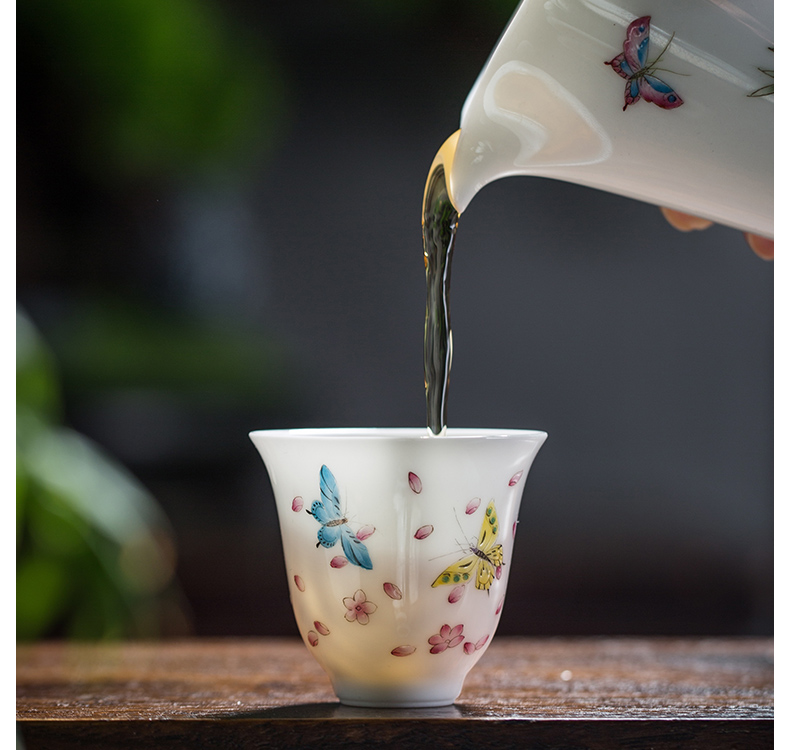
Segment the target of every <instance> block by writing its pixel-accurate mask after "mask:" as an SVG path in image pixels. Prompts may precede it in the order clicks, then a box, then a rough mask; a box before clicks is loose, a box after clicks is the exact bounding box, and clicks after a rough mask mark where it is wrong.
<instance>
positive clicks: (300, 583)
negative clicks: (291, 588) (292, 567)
mask: <svg viewBox="0 0 790 750" xmlns="http://www.w3.org/2000/svg"><path fill="white" fill-rule="evenodd" d="M294 583H295V584H296V588H298V589H299V591H304V581H303V580H302V576H294Z"/></svg>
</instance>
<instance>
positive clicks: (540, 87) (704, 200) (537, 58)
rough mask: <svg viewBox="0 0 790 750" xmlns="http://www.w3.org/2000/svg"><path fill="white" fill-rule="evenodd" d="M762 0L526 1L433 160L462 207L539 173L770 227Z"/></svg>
mask: <svg viewBox="0 0 790 750" xmlns="http://www.w3.org/2000/svg"><path fill="white" fill-rule="evenodd" d="M773 100H774V96H773V4H772V3H771V1H770V0H656V2H654V3H652V4H651V3H650V2H645V1H644V0H522V2H521V4H520V5H519V7H518V8H517V10H516V12H515V14H514V15H513V18H512V19H511V20H510V23H509V24H508V26H507V28H506V29H505V31H504V33H503V35H502V37H501V38H500V40H499V42H498V43H497V45H496V47H495V49H494V51H493V52H492V54H491V56H490V58H489V59H488V61H487V63H486V65H485V67H484V68H483V70H482V72H481V73H480V76H479V77H478V79H477V81H476V82H475V84H474V86H473V88H472V90H471V92H470V93H469V96H468V98H467V100H466V103H465V105H464V107H463V110H462V113H461V127H460V130H459V131H458V132H456V133H455V134H453V136H451V138H450V139H448V141H447V143H445V145H444V146H443V147H442V149H441V150H440V152H439V156H437V159H441V160H442V161H444V164H445V171H446V173H447V174H448V176H449V180H448V187H449V193H450V198H451V200H452V202H453V204H454V206H455V208H456V209H457V210H458V212H459V213H461V212H463V211H464V210H465V209H466V207H467V206H468V204H469V202H470V201H471V200H472V198H473V197H474V195H475V194H476V193H477V192H478V191H479V190H480V189H481V188H482V187H483V186H484V185H486V184H488V183H489V182H491V181H493V180H496V179H499V178H501V177H506V176H509V175H536V176H543V177H552V178H555V179H560V180H565V181H568V182H574V183H578V184H581V185H587V186H591V187H594V188H600V189H602V190H607V191H609V192H612V193H617V194H620V195H625V196H628V197H630V198H635V199H639V200H643V201H647V202H650V203H654V204H656V205H661V206H666V207H668V208H674V209H677V210H680V211H684V212H686V213H690V214H696V215H698V216H702V217H705V218H708V219H711V220H713V221H715V222H718V223H721V224H725V225H728V226H731V227H735V228H738V229H741V230H744V231H749V232H754V233H756V234H760V235H763V236H766V237H772V236H773V110H774V107H773Z"/></svg>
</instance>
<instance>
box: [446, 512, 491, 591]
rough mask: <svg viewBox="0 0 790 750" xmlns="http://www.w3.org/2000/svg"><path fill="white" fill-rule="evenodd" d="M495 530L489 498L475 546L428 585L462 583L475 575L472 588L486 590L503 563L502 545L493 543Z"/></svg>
mask: <svg viewBox="0 0 790 750" xmlns="http://www.w3.org/2000/svg"><path fill="white" fill-rule="evenodd" d="M498 532H499V520H498V518H497V513H496V508H495V507H494V501H493V500H492V501H491V502H490V503H489V504H488V507H487V508H486V514H485V518H483V526H482V528H481V529H480V536H479V537H478V539H477V545H473V546H472V547H470V548H469V554H468V555H466V556H465V557H462V558H461V559H460V560H459V561H458V562H456V563H453V564H452V565H451V566H450V567H449V568H447V569H446V570H444V572H442V573H441V574H440V575H439V577H438V578H437V579H436V580H435V581H434V582H433V583H432V584H431V586H432V587H436V586H442V585H443V584H446V583H456V584H464V583H467V582H468V581H470V580H471V579H472V576H474V577H475V588H478V589H482V590H483V591H488V589H490V588H491V584H492V583H493V582H494V579H495V578H499V574H500V569H501V567H502V565H503V557H504V556H503V554H502V545H501V544H494V542H496V537H497V533H498Z"/></svg>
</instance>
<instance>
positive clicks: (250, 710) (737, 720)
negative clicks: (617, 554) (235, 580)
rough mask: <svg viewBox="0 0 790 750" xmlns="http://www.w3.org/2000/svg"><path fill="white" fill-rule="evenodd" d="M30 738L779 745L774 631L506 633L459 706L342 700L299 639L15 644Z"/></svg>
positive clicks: (104, 742) (38, 742)
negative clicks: (748, 635) (747, 634)
mask: <svg viewBox="0 0 790 750" xmlns="http://www.w3.org/2000/svg"><path fill="white" fill-rule="evenodd" d="M17 720H18V726H19V728H20V733H21V736H22V738H23V740H24V746H25V750H36V749H37V748H47V750H49V749H50V748H52V749H54V750H57V748H76V747H97V748H131V747H145V746H151V747H159V746H163V747H164V746H166V747H168V748H170V747H172V748H194V747H217V748H219V747H239V748H286V747H316V748H319V747H320V748H335V747H362V746H365V747H371V746H373V747H398V748H410V747H414V748H418V747H432V748H453V749H454V750H457V749H458V748H462V747H475V748H489V747H490V748H498V749H499V750H502V748H505V747H525V748H549V747H551V748H556V747H562V748H611V747H613V746H614V745H618V746H624V747H629V748H661V747H692V746H693V747H728V748H731V747H748V748H761V747H772V746H773V643H772V641H771V640H770V639H765V638H755V639H720V638H712V639H699V638H694V639H677V638H672V639H668V638H667V639H661V638H584V639H519V638H500V639H497V640H495V641H494V642H493V643H492V644H491V646H490V648H489V649H488V651H487V652H486V654H485V656H484V657H483V659H482V660H481V661H480V663H479V664H478V665H477V666H476V667H475V669H473V670H472V672H471V673H470V675H469V677H468V678H467V681H466V685H465V687H464V692H463V693H462V695H461V697H460V698H459V700H458V702H457V703H456V704H455V705H454V706H449V707H447V708H441V709H418V710H398V709H390V710H378V709H361V708H352V707H347V706H343V705H341V704H339V703H338V702H337V699H336V698H335V696H334V694H333V692H332V690H331V687H330V684H329V681H328V680H327V678H326V676H325V675H324V673H323V672H322V670H321V668H320V667H319V666H318V664H317V663H316V662H315V661H314V660H313V658H312V657H311V656H310V654H309V653H308V651H307V649H306V648H305V647H304V646H303V645H302V643H301V642H299V641H296V640H291V639H265V640H264V639H262V640H236V639H234V640H190V641H178V642H161V643H117V644H74V643H43V644H35V645H21V646H19V647H18V648H17Z"/></svg>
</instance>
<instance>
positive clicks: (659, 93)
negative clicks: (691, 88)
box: [605, 16, 683, 112]
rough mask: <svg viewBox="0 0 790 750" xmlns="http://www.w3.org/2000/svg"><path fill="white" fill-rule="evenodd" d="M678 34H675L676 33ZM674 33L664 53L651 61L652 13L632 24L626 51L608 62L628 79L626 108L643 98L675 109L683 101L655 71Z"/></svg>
mask: <svg viewBox="0 0 790 750" xmlns="http://www.w3.org/2000/svg"><path fill="white" fill-rule="evenodd" d="M674 36H675V35H674V34H673V35H672V37H674ZM672 37H670V39H669V42H667V46H666V47H664V49H663V50H662V51H661V54H660V55H659V56H658V57H657V58H656V59H655V60H653V62H651V63H648V62H647V52H648V48H649V46H650V16H642V17H641V18H637V19H636V21H633V22H632V23H630V24H629V26H628V30H627V31H626V33H625V42H624V43H623V51H622V53H621V54H619V55H617V57H614V58H612V59H611V60H609V61H608V62H606V63H605V64H606V65H611V66H612V68H613V69H614V71H615V72H616V73H617V74H618V75H619V76H621V77H622V78H625V79H626V84H625V104H624V105H623V112H625V110H626V108H627V107H628V105H629V104H636V102H638V101H639V100H640V99H644V100H645V101H646V102H653V104H657V105H658V106H659V107H661V108H662V109H675V107H679V106H680V105H681V104H683V100H682V99H681V98H680V97H679V96H678V94H677V92H676V91H675V90H674V89H673V88H672V87H671V86H669V85H668V84H666V83H664V81H662V80H661V79H660V78H658V77H657V76H655V75H654V73H655V71H656V70H659V68H657V67H656V65H657V63H658V61H659V60H660V59H661V57H662V56H663V54H664V52H666V51H667V49H668V48H669V45H670V43H671V42H672Z"/></svg>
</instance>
